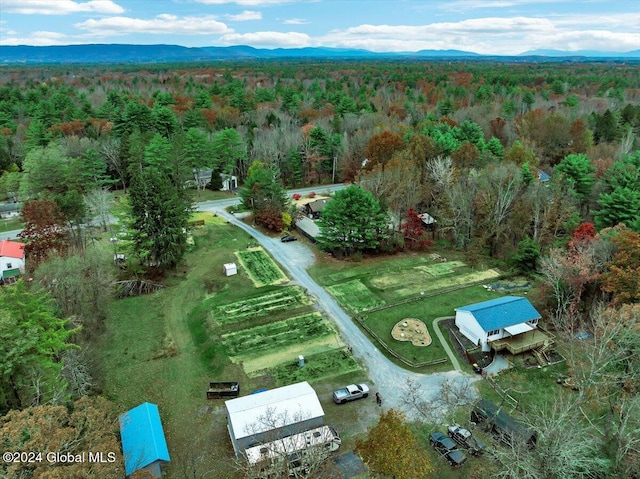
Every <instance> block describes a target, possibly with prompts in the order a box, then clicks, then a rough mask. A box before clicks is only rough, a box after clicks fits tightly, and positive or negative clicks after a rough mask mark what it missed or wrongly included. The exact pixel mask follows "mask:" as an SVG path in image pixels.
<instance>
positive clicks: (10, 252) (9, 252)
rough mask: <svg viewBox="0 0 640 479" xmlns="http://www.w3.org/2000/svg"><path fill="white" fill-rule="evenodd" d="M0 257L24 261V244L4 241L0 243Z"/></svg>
mask: <svg viewBox="0 0 640 479" xmlns="http://www.w3.org/2000/svg"><path fill="white" fill-rule="evenodd" d="M0 256H6V257H7V258H19V259H23V258H24V244H22V243H18V242H17V241H9V240H2V241H0Z"/></svg>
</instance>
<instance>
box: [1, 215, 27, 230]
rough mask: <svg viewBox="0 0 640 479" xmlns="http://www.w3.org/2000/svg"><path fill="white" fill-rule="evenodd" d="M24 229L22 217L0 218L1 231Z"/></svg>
mask: <svg viewBox="0 0 640 479" xmlns="http://www.w3.org/2000/svg"><path fill="white" fill-rule="evenodd" d="M19 229H22V223H21V222H20V218H11V219H8V220H0V233H4V232H5V231H14V230H19Z"/></svg>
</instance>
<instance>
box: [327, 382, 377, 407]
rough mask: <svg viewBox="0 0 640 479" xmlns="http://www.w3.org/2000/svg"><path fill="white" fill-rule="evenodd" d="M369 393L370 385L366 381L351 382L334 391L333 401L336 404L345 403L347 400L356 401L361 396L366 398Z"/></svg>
mask: <svg viewBox="0 0 640 479" xmlns="http://www.w3.org/2000/svg"><path fill="white" fill-rule="evenodd" d="M368 395H369V386H367V385H366V384H364V383H360V384H349V385H348V386H345V387H343V388H340V389H338V390H336V391H334V392H333V402H335V403H336V404H344V403H346V402H347V401H354V400H356V399H360V398H366V397H367V396H368Z"/></svg>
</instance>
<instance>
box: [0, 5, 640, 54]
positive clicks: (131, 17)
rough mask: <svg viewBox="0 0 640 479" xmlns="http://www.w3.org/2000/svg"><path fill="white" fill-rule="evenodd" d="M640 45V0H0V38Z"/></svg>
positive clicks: (383, 46)
mask: <svg viewBox="0 0 640 479" xmlns="http://www.w3.org/2000/svg"><path fill="white" fill-rule="evenodd" d="M86 43H132V44H160V43H162V44H173V45H182V46H187V47H201V46H229V45H250V46H253V47H256V48H280V47H282V48H297V47H334V48H360V49H366V50H371V51H376V52H392V51H397V52H401V51H405V52H410V51H418V50H447V49H455V50H464V51H468V52H475V53H481V54H494V55H515V54H519V53H523V52H526V51H531V50H537V49H557V50H567V51H578V50H597V51H608V52H626V51H631V50H637V49H640V0H613V1H612V0H607V1H601V0H573V1H558V0H368V1H363V0H0V45H70V44H86Z"/></svg>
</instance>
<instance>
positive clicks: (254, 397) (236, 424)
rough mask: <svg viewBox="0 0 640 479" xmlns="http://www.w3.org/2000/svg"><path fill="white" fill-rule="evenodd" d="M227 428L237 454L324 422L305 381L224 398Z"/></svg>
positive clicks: (319, 406)
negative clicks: (228, 398)
mask: <svg viewBox="0 0 640 479" xmlns="http://www.w3.org/2000/svg"><path fill="white" fill-rule="evenodd" d="M224 404H225V407H226V410H227V428H228V430H229V437H230V438H231V444H232V445H233V450H234V451H235V453H236V456H237V457H241V455H242V454H243V453H244V451H245V449H247V448H249V447H252V446H255V445H257V444H262V443H266V442H271V441H275V440H277V439H282V438H283V437H286V436H291V435H293V434H299V433H301V432H303V431H308V430H310V429H314V428H317V427H320V426H323V425H324V410H323V409H322V405H321V404H320V400H319V399H318V395H317V394H316V392H315V390H314V389H313V388H312V387H311V385H310V384H309V383H308V382H306V381H304V382H301V383H296V384H290V385H288V386H283V387H280V388H276V389H270V390H268V391H263V392H260V393H257V394H250V395H248V396H243V397H240V398H236V399H230V400H228V401H225V403H224Z"/></svg>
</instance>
